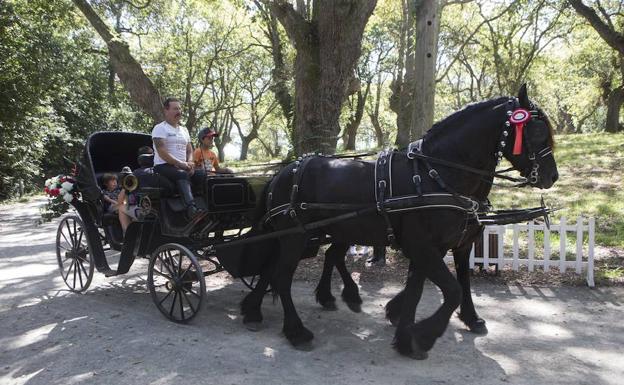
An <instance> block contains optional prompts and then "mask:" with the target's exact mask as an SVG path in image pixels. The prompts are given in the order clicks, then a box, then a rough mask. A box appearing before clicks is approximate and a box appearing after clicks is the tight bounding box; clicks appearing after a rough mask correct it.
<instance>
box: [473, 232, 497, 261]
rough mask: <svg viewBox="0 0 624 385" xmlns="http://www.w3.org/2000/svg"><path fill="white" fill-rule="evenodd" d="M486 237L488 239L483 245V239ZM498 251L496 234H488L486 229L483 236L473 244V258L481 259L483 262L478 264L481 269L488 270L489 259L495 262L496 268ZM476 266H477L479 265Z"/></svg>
mask: <svg viewBox="0 0 624 385" xmlns="http://www.w3.org/2000/svg"><path fill="white" fill-rule="evenodd" d="M486 236H487V237H488V241H487V242H486V243H484V242H483V238H484V237H486ZM499 249H500V247H499V242H498V234H497V233H490V232H489V231H488V230H487V229H486V230H484V231H483V236H481V237H478V238H477V240H476V241H475V242H474V257H475V258H483V262H482V263H481V264H480V265H481V269H488V268H489V267H490V259H496V260H497V262H496V263H494V265H495V266H497V268H498V265H497V263H498V259H499ZM476 264H477V265H479V263H476ZM497 271H498V270H497Z"/></svg>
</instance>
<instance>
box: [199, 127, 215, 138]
mask: <svg viewBox="0 0 624 385" xmlns="http://www.w3.org/2000/svg"><path fill="white" fill-rule="evenodd" d="M206 136H212V137H213V138H214V137H215V136H219V134H218V133H217V131H215V130H214V129H212V128H210V127H204V128H202V129H201V130H199V133H198V134H197V139H199V140H200V141H202V140H203V139H204V137H206Z"/></svg>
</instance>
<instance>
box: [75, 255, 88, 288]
mask: <svg viewBox="0 0 624 385" xmlns="http://www.w3.org/2000/svg"><path fill="white" fill-rule="evenodd" d="M76 265H79V266H80V267H82V265H80V261H79V260H76ZM76 270H78V279H79V280H80V287H81V288H82V287H83V286H84V284H83V283H82V271H81V269H76ZM85 275H86V273H85ZM85 278H86V277H85Z"/></svg>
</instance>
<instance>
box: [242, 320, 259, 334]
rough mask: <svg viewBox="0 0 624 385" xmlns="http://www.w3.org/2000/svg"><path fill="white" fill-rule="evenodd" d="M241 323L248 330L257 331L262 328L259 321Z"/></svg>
mask: <svg viewBox="0 0 624 385" xmlns="http://www.w3.org/2000/svg"><path fill="white" fill-rule="evenodd" d="M243 325H245V327H246V328H247V330H249V331H250V332H257V331H259V330H260V329H262V323H261V322H251V321H250V322H245V323H244V324H243Z"/></svg>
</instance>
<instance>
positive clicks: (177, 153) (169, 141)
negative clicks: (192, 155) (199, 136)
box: [152, 121, 191, 166]
mask: <svg viewBox="0 0 624 385" xmlns="http://www.w3.org/2000/svg"><path fill="white" fill-rule="evenodd" d="M153 138H161V139H164V140H165V147H166V148H167V151H168V152H169V155H171V156H173V157H174V158H176V159H177V160H179V161H181V162H186V146H187V144H188V143H189V142H190V141H191V137H190V136H189V133H188V131H187V130H186V127H184V126H178V128H175V127H173V126H172V125H171V124H169V123H167V122H166V121H164V122H161V123H158V124H157V125H155V126H154V129H153V130H152V139H153ZM154 150H156V151H154V166H156V165H159V164H164V163H167V162H165V160H164V159H163V158H161V157H160V155H158V149H157V148H156V146H154Z"/></svg>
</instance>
